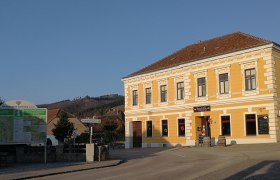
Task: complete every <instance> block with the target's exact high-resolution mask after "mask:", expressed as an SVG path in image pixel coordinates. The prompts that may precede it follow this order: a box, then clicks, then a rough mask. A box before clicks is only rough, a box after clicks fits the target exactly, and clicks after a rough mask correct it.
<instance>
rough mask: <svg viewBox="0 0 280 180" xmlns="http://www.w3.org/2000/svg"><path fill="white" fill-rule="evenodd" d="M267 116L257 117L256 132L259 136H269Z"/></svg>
mask: <svg viewBox="0 0 280 180" xmlns="http://www.w3.org/2000/svg"><path fill="white" fill-rule="evenodd" d="M268 123H269V121H268V115H267V114H263V115H258V132H259V134H269V124H268Z"/></svg>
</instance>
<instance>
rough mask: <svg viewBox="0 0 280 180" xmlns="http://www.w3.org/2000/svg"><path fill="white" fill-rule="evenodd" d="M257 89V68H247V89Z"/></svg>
mask: <svg viewBox="0 0 280 180" xmlns="http://www.w3.org/2000/svg"><path fill="white" fill-rule="evenodd" d="M255 89H256V70H255V68H252V69H246V70H245V90H246V91H250V90H255Z"/></svg>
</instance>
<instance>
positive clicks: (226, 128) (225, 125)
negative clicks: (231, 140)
mask: <svg viewBox="0 0 280 180" xmlns="http://www.w3.org/2000/svg"><path fill="white" fill-rule="evenodd" d="M221 128H222V135H223V136H230V116H222V117H221Z"/></svg>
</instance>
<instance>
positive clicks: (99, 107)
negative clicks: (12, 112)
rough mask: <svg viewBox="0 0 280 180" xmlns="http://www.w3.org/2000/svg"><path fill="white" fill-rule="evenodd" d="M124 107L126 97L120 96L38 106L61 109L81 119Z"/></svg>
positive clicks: (76, 99) (77, 99) (88, 98)
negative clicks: (113, 108) (116, 107)
mask: <svg viewBox="0 0 280 180" xmlns="http://www.w3.org/2000/svg"><path fill="white" fill-rule="evenodd" d="M119 105H124V97H123V96H121V95H118V94H113V95H104V96H99V97H90V96H85V97H83V98H81V97H80V98H75V99H73V100H69V99H68V100H63V101H59V102H55V103H51V104H40V105H37V106H38V107H41V108H48V109H53V108H61V109H63V110H65V111H67V112H69V113H71V114H74V115H76V116H77V117H79V118H85V117H92V116H93V115H102V114H103V113H105V112H107V111H108V110H109V109H111V108H112V107H115V106H119Z"/></svg>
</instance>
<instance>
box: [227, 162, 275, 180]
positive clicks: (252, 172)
mask: <svg viewBox="0 0 280 180" xmlns="http://www.w3.org/2000/svg"><path fill="white" fill-rule="evenodd" d="M261 169H263V170H261ZM265 169H267V170H265ZM259 170H260V171H261V172H257V171H259ZM263 171H265V173H263ZM279 177H280V161H268V160H267V161H262V162H260V163H258V164H256V165H254V166H251V167H249V168H247V169H245V170H243V171H241V172H239V173H237V174H234V175H232V176H230V177H228V178H226V180H232V179H279Z"/></svg>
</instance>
